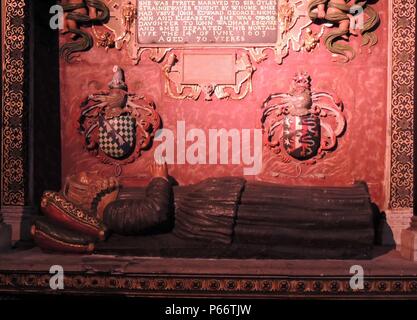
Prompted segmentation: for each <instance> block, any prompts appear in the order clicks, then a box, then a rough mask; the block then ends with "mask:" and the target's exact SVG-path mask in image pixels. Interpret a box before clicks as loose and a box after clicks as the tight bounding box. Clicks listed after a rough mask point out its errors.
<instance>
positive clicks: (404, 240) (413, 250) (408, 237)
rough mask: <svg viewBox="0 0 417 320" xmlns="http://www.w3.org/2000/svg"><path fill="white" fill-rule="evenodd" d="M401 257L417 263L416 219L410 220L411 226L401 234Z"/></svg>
mask: <svg viewBox="0 0 417 320" xmlns="http://www.w3.org/2000/svg"><path fill="white" fill-rule="evenodd" d="M400 252H401V255H402V256H403V257H404V258H405V259H407V260H411V261H415V262H417V217H413V218H412V219H411V225H410V227H409V228H408V229H406V230H403V232H402V233H401V250H400Z"/></svg>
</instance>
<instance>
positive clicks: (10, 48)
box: [1, 0, 26, 206]
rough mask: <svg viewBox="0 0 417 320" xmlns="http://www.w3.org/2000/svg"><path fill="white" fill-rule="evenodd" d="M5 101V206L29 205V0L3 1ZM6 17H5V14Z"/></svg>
mask: <svg viewBox="0 0 417 320" xmlns="http://www.w3.org/2000/svg"><path fill="white" fill-rule="evenodd" d="M2 7H3V14H4V20H3V19H2V20H3V21H4V25H3V28H4V29H3V31H4V32H3V39H2V42H3V48H4V50H3V57H2V66H3V101H2V110H1V113H2V121H3V123H2V152H1V154H2V160H1V171H2V173H1V186H2V188H1V189H2V193H1V205H2V206H23V205H25V179H26V178H25V172H26V170H25V158H24V157H25V149H26V146H25V140H26V139H25V129H26V128H25V123H24V117H25V93H24V82H25V61H24V53H25V29H26V26H25V16H26V0H14V1H2ZM2 18H3V17H2Z"/></svg>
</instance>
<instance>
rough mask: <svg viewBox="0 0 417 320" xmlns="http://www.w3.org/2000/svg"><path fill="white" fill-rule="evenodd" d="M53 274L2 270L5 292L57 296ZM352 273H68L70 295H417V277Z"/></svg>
mask: <svg viewBox="0 0 417 320" xmlns="http://www.w3.org/2000/svg"><path fill="white" fill-rule="evenodd" d="M50 277H51V275H50V274H48V273H39V272H21V273H17V272H0V292H9V291H11V292H16V291H17V290H19V292H22V293H24V292H31V293H33V292H37V293H44V294H54V293H55V292H54V290H52V289H50V285H49V281H50ZM349 281H350V277H346V276H322V277H318V276H294V277H289V276H269V277H259V276H258V277H257V276H253V277H250V276H212V275H196V276H179V275H163V276H158V275H156V276H155V275H142V274H141V275H135V274H131V275H111V274H85V273H84V272H76V273H74V272H73V273H66V274H65V278H64V288H65V289H64V290H63V292H62V293H64V294H65V293H66V294H79V293H81V294H83V295H89V294H90V295H94V294H126V295H129V296H147V297H149V296H172V295H175V296H186V297H187V296H188V297H192V296H196V297H210V296H216V297H246V298H248V297H254V296H256V297H268V298H276V299H279V298H288V297H290V298H291V297H293V298H295V297H301V296H304V297H311V298H314V297H316V298H320V297H328V298H330V297H334V298H341V297H345V298H353V299H354V298H365V297H367V298H372V297H375V298H377V297H387V296H390V297H408V298H410V297H417V277H415V276H414V277H411V276H410V277H407V276H403V277H399V276H373V277H367V278H366V279H365V281H364V289H359V290H355V291H354V290H352V289H351V287H350V285H349Z"/></svg>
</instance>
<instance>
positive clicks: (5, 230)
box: [0, 222, 12, 251]
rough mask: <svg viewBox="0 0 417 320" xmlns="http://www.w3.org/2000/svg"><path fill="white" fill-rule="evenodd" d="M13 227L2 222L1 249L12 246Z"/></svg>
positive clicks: (0, 225)
mask: <svg viewBox="0 0 417 320" xmlns="http://www.w3.org/2000/svg"><path fill="white" fill-rule="evenodd" d="M11 238H12V228H11V226H9V225H7V224H5V223H3V222H1V223H0V251H4V250H7V249H9V248H10V247H11V245H12V242H11Z"/></svg>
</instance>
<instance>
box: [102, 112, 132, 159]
mask: <svg viewBox="0 0 417 320" xmlns="http://www.w3.org/2000/svg"><path fill="white" fill-rule="evenodd" d="M99 126H100V129H99V146H100V149H101V150H102V151H103V152H104V153H105V154H106V155H108V156H109V157H111V158H116V159H120V158H124V157H127V156H129V155H130V154H131V153H132V151H133V149H134V147H135V140H136V120H135V119H134V118H133V117H131V116H130V115H124V116H119V117H115V118H113V119H105V118H104V117H100V118H99Z"/></svg>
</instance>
